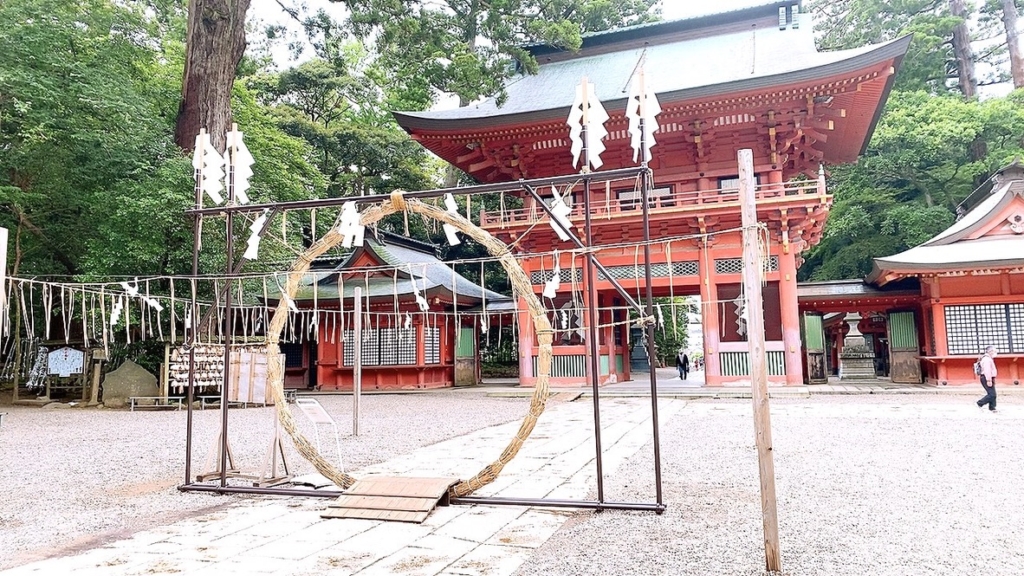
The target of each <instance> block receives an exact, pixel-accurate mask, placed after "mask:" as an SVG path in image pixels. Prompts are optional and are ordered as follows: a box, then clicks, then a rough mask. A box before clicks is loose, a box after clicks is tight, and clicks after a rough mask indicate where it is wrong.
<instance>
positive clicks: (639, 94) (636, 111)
mask: <svg viewBox="0 0 1024 576" xmlns="http://www.w3.org/2000/svg"><path fill="white" fill-rule="evenodd" d="M658 114H661V105H660V104H659V103H658V97H657V96H655V94H654V90H652V89H651V87H650V85H649V84H648V83H647V82H645V81H644V71H643V68H641V69H640V71H639V73H638V74H637V76H636V79H635V81H634V82H632V83H631V84H630V86H629V101H628V102H627V103H626V118H628V119H629V134H630V146H632V147H633V161H634V162H636V159H637V158H638V157H639V156H640V151H641V150H640V149H641V148H643V155H644V156H643V158H644V159H643V161H644V162H650V161H651V158H652V156H651V148H653V147H654V145H655V144H656V142H655V139H654V133H655V132H657V131H658V128H659V126H658V121H657V119H656V118H655V117H656V116H657V115H658ZM641 118H642V119H643V121H644V122H643V124H644V129H643V132H642V133H641V131H640V120H641ZM641 140H643V146H641V145H640V143H641Z"/></svg>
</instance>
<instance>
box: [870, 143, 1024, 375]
mask: <svg viewBox="0 0 1024 576" xmlns="http://www.w3.org/2000/svg"><path fill="white" fill-rule="evenodd" d="M904 278H919V279H920V282H921V295H920V299H919V303H918V309H917V312H918V325H919V326H920V327H921V329H922V330H921V338H920V342H921V348H920V349H921V352H922V353H921V354H920V359H921V360H922V361H923V362H924V364H923V368H924V373H925V380H926V381H927V382H930V383H934V384H941V385H945V384H968V383H970V384H973V383H976V382H977V377H976V376H975V375H974V372H973V364H974V362H975V360H977V358H978V356H979V355H980V354H981V353H982V352H983V351H984V350H985V347H986V346H988V345H994V346H995V347H996V348H997V349H998V350H999V356H998V357H997V358H996V367H997V369H998V371H999V376H998V377H997V378H996V382H998V383H1012V384H1018V383H1019V381H1020V376H1021V360H1024V164H1021V162H1020V161H1019V160H1018V161H1015V162H1014V163H1013V164H1011V165H1009V166H1007V167H1005V168H1003V169H1002V170H1000V171H999V172H998V173H997V174H996V175H995V177H994V185H993V188H992V192H991V194H990V195H989V196H988V197H987V198H985V199H984V200H983V201H982V202H980V203H979V204H978V205H977V206H976V207H974V209H972V210H971V211H970V212H968V213H967V214H965V215H964V216H963V217H962V218H960V219H959V220H958V221H957V222H956V223H954V224H953V225H952V226H950V227H949V228H948V229H946V230H945V231H944V232H942V233H941V234H939V235H937V236H935V237H934V238H932V239H931V240H928V241H927V242H925V243H923V244H921V245H920V246H917V247H914V248H911V249H910V250H907V251H905V252H901V253H899V254H896V255H893V256H889V257H886V258H876V259H875V265H874V269H873V270H872V272H871V274H870V275H869V276H868V278H867V281H868V282H870V283H873V284H875V285H877V286H879V287H884V286H886V285H888V284H890V283H893V282H897V281H899V280H902V279H904Z"/></svg>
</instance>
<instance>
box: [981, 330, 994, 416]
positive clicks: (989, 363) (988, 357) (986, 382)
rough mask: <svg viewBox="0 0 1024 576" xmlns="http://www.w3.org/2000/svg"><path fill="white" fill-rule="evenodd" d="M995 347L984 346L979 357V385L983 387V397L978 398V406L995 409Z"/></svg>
mask: <svg viewBox="0 0 1024 576" xmlns="http://www.w3.org/2000/svg"><path fill="white" fill-rule="evenodd" d="M995 357H996V347H995V346H989V347H988V348H985V355H984V356H982V357H981V376H979V378H981V385H982V386H983V387H984V388H985V397H984V398H982V399H981V400H978V408H984V407H985V405H986V404H987V405H988V409H989V410H990V411H992V412H995V411H996V361H995Z"/></svg>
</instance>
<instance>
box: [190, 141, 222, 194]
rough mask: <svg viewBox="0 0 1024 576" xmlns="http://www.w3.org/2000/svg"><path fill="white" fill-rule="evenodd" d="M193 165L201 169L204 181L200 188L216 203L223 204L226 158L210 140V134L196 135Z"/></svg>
mask: <svg viewBox="0 0 1024 576" xmlns="http://www.w3.org/2000/svg"><path fill="white" fill-rule="evenodd" d="M192 166H193V167H194V168H195V169H196V170H199V171H200V174H201V175H202V182H200V185H199V186H200V188H201V189H202V190H203V192H206V195H207V196H209V197H210V199H211V200H213V202H214V203H215V204H223V203H224V197H223V196H221V195H220V191H221V190H222V189H223V188H224V183H223V180H224V158H222V157H221V155H220V154H218V153H217V150H215V149H214V148H213V144H212V143H211V142H210V135H209V134H207V133H205V132H203V133H200V134H199V135H198V136H196V153H195V155H194V156H193V157H192Z"/></svg>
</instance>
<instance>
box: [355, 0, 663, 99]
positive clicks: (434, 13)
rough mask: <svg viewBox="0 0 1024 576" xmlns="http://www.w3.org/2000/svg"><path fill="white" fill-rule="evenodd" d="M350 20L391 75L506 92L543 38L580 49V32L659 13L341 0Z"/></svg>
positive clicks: (558, 5) (462, 92) (580, 6)
mask: <svg viewBox="0 0 1024 576" xmlns="http://www.w3.org/2000/svg"><path fill="white" fill-rule="evenodd" d="M339 1H341V2H342V3H343V4H344V5H345V6H346V7H347V8H348V9H349V10H350V12H351V16H350V20H349V26H350V28H351V30H352V31H353V33H354V34H355V35H356V36H357V37H359V38H364V39H371V38H372V39H373V40H374V46H375V50H376V53H377V55H378V57H379V58H378V61H379V62H381V63H382V64H383V65H384V66H386V67H387V68H388V70H389V73H390V75H391V76H392V77H394V78H398V79H401V81H402V82H403V83H410V84H413V85H415V86H417V87H418V88H419V89H420V90H423V89H426V88H429V89H433V90H437V91H440V92H443V93H447V94H453V95H455V96H457V97H458V98H459V100H460V102H461V103H462V104H463V105H465V104H466V103H469V102H472V101H473V100H476V99H477V98H480V97H481V96H492V95H498V97H499V100H500V99H501V98H502V93H503V87H504V84H505V82H506V81H507V80H508V79H510V78H511V77H512V76H513V75H514V74H516V73H518V71H517V70H516V68H515V67H514V66H513V65H512V64H513V62H514V61H515V62H518V63H519V65H520V66H521V68H522V71H525V72H527V73H533V72H536V69H537V62H536V60H535V59H534V58H533V57H532V56H530V55H529V53H528V52H526V51H525V50H523V49H522V46H523V45H524V44H527V43H530V42H538V43H544V44H549V45H553V46H561V47H565V48H568V49H573V50H574V49H578V48H579V46H580V44H581V42H582V35H583V34H586V33H588V32H597V31H601V30H607V29H609V28H614V27H617V26H623V25H628V24H638V23H642V22H649V21H653V20H656V19H658V18H659V17H660V16H659V11H658V9H657V8H655V7H654V6H655V4H656V2H655V1H654V0H623V1H620V2H610V1H608V0H546V1H537V0H499V1H495V2H481V1H479V0H471V1H469V2H466V1H463V0H444V1H441V2H427V1H424V0H368V1H367V0H339Z"/></svg>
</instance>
